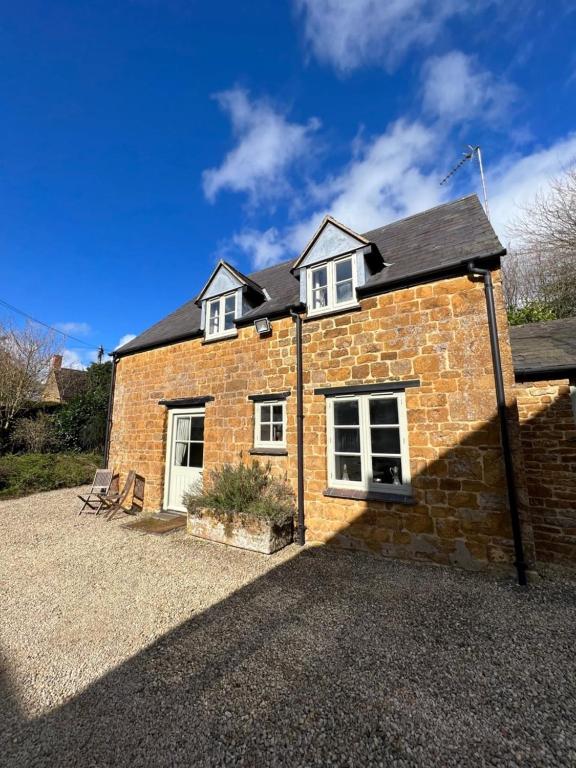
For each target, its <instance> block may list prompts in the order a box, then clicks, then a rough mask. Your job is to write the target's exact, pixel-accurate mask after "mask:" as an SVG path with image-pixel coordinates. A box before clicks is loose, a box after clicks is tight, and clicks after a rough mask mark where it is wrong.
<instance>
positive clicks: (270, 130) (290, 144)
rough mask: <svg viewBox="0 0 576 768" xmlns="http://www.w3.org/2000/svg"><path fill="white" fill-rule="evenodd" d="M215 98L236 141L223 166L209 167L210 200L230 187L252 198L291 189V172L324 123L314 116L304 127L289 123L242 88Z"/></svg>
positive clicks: (206, 185) (206, 173)
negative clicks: (227, 119)
mask: <svg viewBox="0 0 576 768" xmlns="http://www.w3.org/2000/svg"><path fill="white" fill-rule="evenodd" d="M216 98H217V100H218V103H219V104H220V107H221V108H222V109H223V110H224V111H225V112H226V113H227V114H228V115H229V117H230V120H231V122H232V128H233V131H234V134H235V136H236V138H237V144H236V146H235V147H234V149H232V150H231V151H230V152H229V153H228V154H227V155H226V157H225V158H224V160H223V162H222V164H221V165H220V166H219V167H218V168H211V169H208V170H206V171H204V173H203V177H202V180H203V188H204V194H205V195H206V197H207V198H208V200H210V201H213V200H214V199H215V198H216V196H217V195H218V193H219V192H220V191H222V190H225V189H228V190H231V191H232V192H246V193H248V194H249V196H250V198H251V199H252V200H253V201H254V200H256V199H259V198H266V199H268V200H270V199H274V198H276V197H278V196H280V195H282V194H284V193H286V192H287V191H288V189H289V185H288V182H287V178H286V175H287V171H288V170H289V169H290V168H291V166H292V164H293V163H294V162H295V161H296V160H297V159H298V158H300V157H302V156H303V155H304V154H306V153H307V152H308V151H309V149H310V146H311V139H312V134H313V133H314V131H316V130H317V128H318V127H319V125H320V123H319V121H318V120H316V119H315V118H312V119H311V120H309V121H308V123H306V124H305V125H302V124H299V123H290V122H288V120H287V119H286V117H285V115H283V114H282V113H281V112H279V111H277V110H275V109H274V108H273V107H272V106H271V105H270V104H269V103H267V102H265V101H262V100H256V99H252V100H251V99H250V97H249V94H248V93H247V92H246V91H245V90H242V89H241V88H234V89H232V90H229V91H224V92H223V93H219V94H217V96H216Z"/></svg>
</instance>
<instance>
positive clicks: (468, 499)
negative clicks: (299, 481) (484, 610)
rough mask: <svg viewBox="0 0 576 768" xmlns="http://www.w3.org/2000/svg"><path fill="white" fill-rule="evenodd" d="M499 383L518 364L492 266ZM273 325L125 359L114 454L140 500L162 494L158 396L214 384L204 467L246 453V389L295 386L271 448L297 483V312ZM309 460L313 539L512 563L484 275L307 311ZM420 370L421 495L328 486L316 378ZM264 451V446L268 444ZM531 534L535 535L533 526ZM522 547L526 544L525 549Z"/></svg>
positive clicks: (417, 457)
mask: <svg viewBox="0 0 576 768" xmlns="http://www.w3.org/2000/svg"><path fill="white" fill-rule="evenodd" d="M495 282H496V293H497V297H498V305H499V318H498V320H499V328H500V335H501V345H502V353H503V365H504V373H505V378H506V387H507V391H508V392H509V394H510V396H511V405H513V394H512V393H513V370H512V360H511V354H510V348H509V342H508V334H507V324H506V317H505V313H504V311H503V303H502V300H501V292H500V286H499V274H498V273H497V272H496V273H495ZM272 325H273V333H272V336H271V337H269V338H259V337H258V336H257V334H256V333H255V331H254V329H253V328H252V327H249V328H243V329H240V330H239V334H238V337H237V338H234V339H229V340H224V341H220V342H217V343H213V344H202V342H201V340H198V339H195V340H191V341H187V342H183V343H180V344H175V345H172V346H168V347H164V348H160V349H156V350H150V351H146V352H142V353H139V354H134V355H131V356H128V357H125V358H121V359H120V361H119V363H118V370H117V378H116V395H115V401H114V410H113V426H112V437H111V448H110V466H113V467H114V468H115V469H119V470H120V471H121V472H122V473H125V472H126V471H127V470H128V469H129V468H132V467H133V468H135V469H136V470H137V471H138V472H140V473H141V474H143V475H145V477H146V500H145V505H146V508H147V509H148V510H155V509H158V508H160V507H161V505H162V497H163V496H162V494H163V479H164V457H165V452H166V409H165V408H164V407H162V406H159V405H158V401H159V400H160V399H164V398H178V397H191V396H204V395H212V396H214V398H215V400H214V401H213V402H210V403H208V404H207V405H206V422H205V462H204V465H205V470H209V469H210V468H211V467H214V466H218V465H219V464H221V463H222V462H224V461H235V460H236V459H237V458H238V456H239V454H240V453H241V454H242V456H243V457H244V458H245V459H246V458H249V457H248V451H249V449H250V448H251V447H252V442H253V431H254V422H253V418H254V407H253V404H252V403H251V402H249V401H248V400H247V395H249V394H258V393H263V392H270V393H273V392H279V391H283V390H291V391H292V395H291V396H290V397H289V398H288V400H287V420H288V424H287V448H288V456H280V457H273V458H271V461H272V462H273V464H274V466H275V468H276V470H277V471H280V472H285V473H286V474H287V476H288V478H289V479H290V481H291V482H292V483H293V485H294V489H296V418H295V417H296V393H295V384H296V369H295V343H294V324H293V322H292V321H291V320H290V319H281V320H275V321H273V323H272ZM303 354H304V389H305V393H304V414H305V423H304V434H305V439H304V443H305V449H304V464H305V504H306V526H307V539H308V541H320V542H325V543H330V544H331V545H338V546H344V547H354V548H362V549H370V550H374V551H377V552H380V553H382V554H384V555H389V556H395V557H403V558H416V559H425V560H431V561H434V562H439V563H454V564H457V565H460V566H463V567H471V568H481V567H486V566H487V565H489V564H494V563H510V561H511V559H512V541H511V531H510V524H509V516H508V512H507V509H506V490H505V484H504V475H503V462H502V454H501V449H500V438H499V425H498V422H497V418H496V402H495V394H494V382H493V374H492V364H491V357H490V345H489V338H488V329H487V322H486V308H485V301H484V292H483V286H482V284H481V283H479V282H476V281H472V280H470V279H468V278H467V277H458V278H451V279H447V280H442V281H438V282H436V283H430V284H426V285H421V286H417V287H413V288H406V289H403V290H399V291H395V292H393V293H388V294H383V295H380V296H376V297H373V298H367V299H362V300H361V309H360V311H354V312H348V313H345V314H342V315H337V316H333V317H326V318H323V319H310V320H307V321H305V322H304V324H303ZM415 378H417V379H419V380H420V382H421V385H420V387H418V388H414V389H408V390H406V403H407V411H408V432H409V435H408V440H409V446H410V465H411V474H412V486H413V495H414V498H415V503H414V504H412V505H410V506H406V505H403V504H398V503H389V502H381V501H378V502H365V501H358V500H351V499H339V498H327V497H326V496H324V495H323V491H324V490H325V489H326V486H327V458H326V408H325V406H326V403H325V398H324V397H323V396H321V395H315V394H314V389H315V388H318V387H326V386H337V385H353V384H366V383H370V382H382V381H388V380H395V381H398V380H407V379H415ZM263 460H265V457H263ZM526 533H527V537H528V539H529V540H530V530H529V525H528V523H526ZM529 555H530V553H529Z"/></svg>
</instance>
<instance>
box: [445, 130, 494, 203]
mask: <svg viewBox="0 0 576 768" xmlns="http://www.w3.org/2000/svg"><path fill="white" fill-rule="evenodd" d="M474 157H476V158H477V160H478V168H479V169H480V181H481V182H482V193H483V195H484V210H485V212H486V216H487V217H488V218H490V212H489V210H488V194H487V192H486V180H485V179H484V166H483V165H482V150H481V149H480V147H479V146H478V145H476V146H472V144H468V151H467V152H464V153H463V157H462V160H460V161H459V162H458V163H456V165H455V166H454V168H452V170H451V171H450V173H448V174H446V176H444V178H443V179H442V181H441V182H440V186H442V184H445V183H446V182H447V181H448V179H450V178H451V177H452V176H454V174H455V173H457V172H458V171H459V170H460V168H462V166H463V165H464V163H467V162H468V160H472V159H473V158H474Z"/></svg>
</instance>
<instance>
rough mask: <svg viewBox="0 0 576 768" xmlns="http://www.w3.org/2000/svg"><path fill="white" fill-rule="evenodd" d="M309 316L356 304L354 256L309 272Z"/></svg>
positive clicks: (315, 267) (330, 262)
mask: <svg viewBox="0 0 576 768" xmlns="http://www.w3.org/2000/svg"><path fill="white" fill-rule="evenodd" d="M307 271H308V283H309V284H308V296H310V299H311V301H310V302H309V307H308V314H316V313H320V312H326V311H327V310H331V309H340V308H344V307H346V306H351V305H353V304H355V303H356V296H355V293H354V289H355V280H354V262H353V257H352V256H346V257H344V258H342V259H335V260H334V261H329V262H327V263H325V264H320V265H319V266H314V267H310V268H309V269H308V270H307Z"/></svg>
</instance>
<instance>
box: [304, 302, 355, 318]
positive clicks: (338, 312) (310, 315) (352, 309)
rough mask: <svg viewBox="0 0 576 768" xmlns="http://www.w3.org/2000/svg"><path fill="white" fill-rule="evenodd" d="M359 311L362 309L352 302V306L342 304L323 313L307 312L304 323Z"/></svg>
mask: <svg viewBox="0 0 576 768" xmlns="http://www.w3.org/2000/svg"><path fill="white" fill-rule="evenodd" d="M361 309H362V307H361V306H360V304H359V303H358V302H354V304H342V306H340V307H330V308H329V309H327V310H326V311H325V312H323V311H320V312H318V311H316V312H307V313H306V317H305V319H304V322H305V323H307V322H308V321H310V322H312V320H318V319H320V318H322V317H331V316H332V315H343V314H344V313H345V312H358V311H359V310H361Z"/></svg>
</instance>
